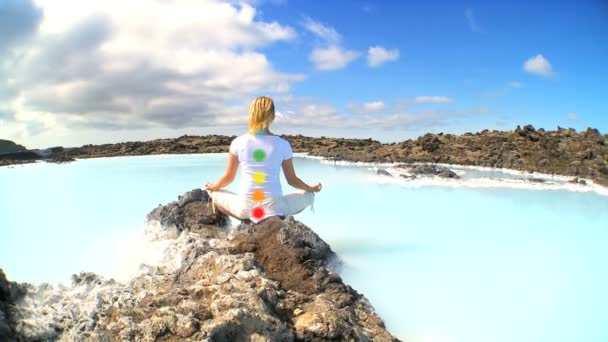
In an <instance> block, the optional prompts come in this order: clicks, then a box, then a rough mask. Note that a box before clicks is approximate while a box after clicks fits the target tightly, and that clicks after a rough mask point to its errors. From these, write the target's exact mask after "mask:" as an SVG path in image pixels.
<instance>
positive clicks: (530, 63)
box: [524, 54, 553, 77]
mask: <svg viewBox="0 0 608 342" xmlns="http://www.w3.org/2000/svg"><path fill="white" fill-rule="evenodd" d="M524 70H525V71H526V72H529V73H532V74H537V75H540V76H544V77H550V76H552V75H553V68H552V67H551V63H550V62H549V60H547V59H546V58H545V57H544V56H543V55H541V54H538V55H536V56H534V57H530V58H529V59H528V60H527V61H526V62H525V63H524Z"/></svg>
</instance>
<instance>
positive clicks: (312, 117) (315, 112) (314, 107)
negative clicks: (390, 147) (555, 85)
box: [275, 96, 488, 130]
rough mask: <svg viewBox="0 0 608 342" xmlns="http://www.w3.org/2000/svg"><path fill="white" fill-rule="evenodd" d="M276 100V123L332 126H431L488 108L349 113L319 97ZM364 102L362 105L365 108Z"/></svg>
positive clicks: (373, 103)
mask: <svg viewBox="0 0 608 342" xmlns="http://www.w3.org/2000/svg"><path fill="white" fill-rule="evenodd" d="M380 103H382V102H381V101H374V102H369V106H371V107H376V108H379V107H382V106H383V105H384V103H382V105H381V104H380ZM275 104H276V107H277V108H278V110H279V111H280V113H281V115H280V116H277V120H276V124H277V125H281V126H282V127H286V126H289V127H317V128H331V129H337V128H339V129H350V128H354V129H360V128H366V129H396V128H400V129H408V130H413V129H423V128H426V127H431V126H438V125H445V124H449V123H451V122H454V121H458V120H463V119H466V118H468V117H471V116H476V115H485V114H487V113H488V110H487V109H485V108H473V109H469V110H467V111H440V110H423V111H418V112H409V111H398V112H397V111H390V112H388V113H371V112H370V113H358V114H359V115H347V114H344V113H340V112H339V111H338V110H337V109H336V108H335V107H334V106H332V105H331V104H328V103H324V102H320V101H318V100H316V99H311V98H302V97H294V96H285V97H277V98H275ZM362 107H364V105H361V108H362Z"/></svg>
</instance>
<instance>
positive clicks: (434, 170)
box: [409, 164, 460, 179]
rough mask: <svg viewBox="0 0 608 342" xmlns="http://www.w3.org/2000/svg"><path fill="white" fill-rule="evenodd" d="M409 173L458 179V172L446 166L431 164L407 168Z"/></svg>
mask: <svg viewBox="0 0 608 342" xmlns="http://www.w3.org/2000/svg"><path fill="white" fill-rule="evenodd" d="M409 172H410V173H413V174H415V175H427V176H438V177H442V178H454V179H460V176H458V174H457V173H456V172H454V171H452V170H450V169H448V168H447V167H441V166H437V165H432V164H423V165H415V166H412V167H411V168H410V169H409Z"/></svg>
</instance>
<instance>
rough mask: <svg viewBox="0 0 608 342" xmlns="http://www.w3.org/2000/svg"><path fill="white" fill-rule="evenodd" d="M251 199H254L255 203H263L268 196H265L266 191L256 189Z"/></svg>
mask: <svg viewBox="0 0 608 342" xmlns="http://www.w3.org/2000/svg"><path fill="white" fill-rule="evenodd" d="M251 197H252V198H253V200H254V201H257V202H261V201H263V200H264V198H265V197H266V196H265V195H264V190H262V189H256V190H253V194H252V195H251Z"/></svg>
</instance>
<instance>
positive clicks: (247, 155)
mask: <svg viewBox="0 0 608 342" xmlns="http://www.w3.org/2000/svg"><path fill="white" fill-rule="evenodd" d="M230 153H232V154H234V155H235V156H237V158H238V159H239V164H240V166H241V184H240V188H239V194H241V195H246V196H247V197H248V198H250V197H252V196H253V193H254V192H256V191H257V192H260V191H263V193H264V197H265V198H276V197H281V196H283V191H282V190H281V182H280V171H281V164H282V163H283V161H284V160H287V159H290V158H292V157H293V151H292V149H291V145H290V144H289V142H288V141H287V140H285V139H283V138H281V137H279V136H276V135H252V134H249V133H246V134H243V135H241V136H239V137H237V138H235V139H234V140H233V141H232V143H231V144H230Z"/></svg>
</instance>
